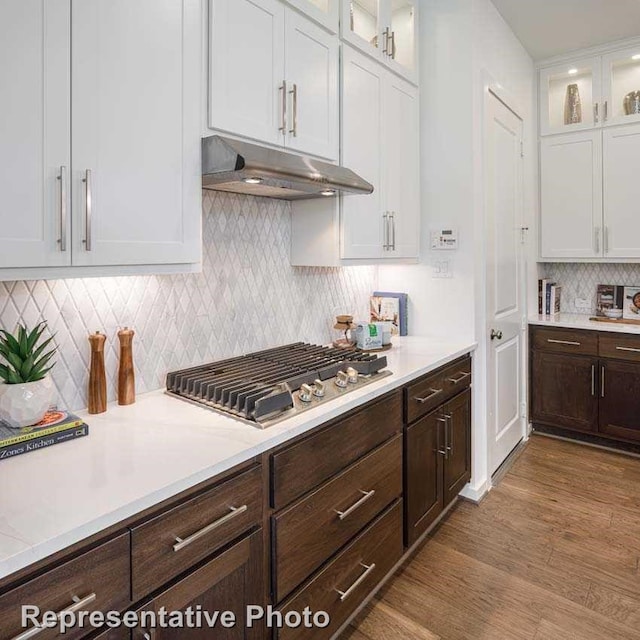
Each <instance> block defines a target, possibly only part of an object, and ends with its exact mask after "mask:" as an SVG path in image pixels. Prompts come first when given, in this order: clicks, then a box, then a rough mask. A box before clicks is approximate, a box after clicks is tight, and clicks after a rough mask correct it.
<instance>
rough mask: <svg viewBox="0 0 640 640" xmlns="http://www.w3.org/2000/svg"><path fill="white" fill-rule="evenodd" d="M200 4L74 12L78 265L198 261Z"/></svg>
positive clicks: (77, 5)
mask: <svg viewBox="0 0 640 640" xmlns="http://www.w3.org/2000/svg"><path fill="white" fill-rule="evenodd" d="M199 25H200V3H199V0H165V1H164V2H158V1H157V0H134V1H132V0H83V1H82V2H74V3H73V5H72V34H73V36H72V78H73V92H72V96H73V97H72V113H73V121H72V141H73V144H72V158H73V171H72V183H73V191H72V200H73V263H74V264H76V265H129V264H170V263H184V262H197V261H198V260H199V259H200V218H201V208H202V206H201V191H200V175H199V174H200V164H199V152H200V139H199V126H198V123H199V104H200V99H199V97H200V91H199V87H200V84H199V83H200V75H199V73H200V72H199V69H200V66H199V62H200V60H201V49H200V42H201V40H200V26H199Z"/></svg>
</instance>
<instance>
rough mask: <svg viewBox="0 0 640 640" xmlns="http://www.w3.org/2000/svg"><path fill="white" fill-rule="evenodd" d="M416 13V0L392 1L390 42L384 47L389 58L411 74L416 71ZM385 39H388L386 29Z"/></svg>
mask: <svg viewBox="0 0 640 640" xmlns="http://www.w3.org/2000/svg"><path fill="white" fill-rule="evenodd" d="M415 13H416V1H415V0H391V14H390V25H389V31H390V33H389V42H388V45H387V46H386V47H384V48H385V49H386V50H387V56H388V57H389V58H390V59H391V60H393V61H394V62H395V63H396V64H397V65H399V66H400V67H402V69H403V70H405V71H408V72H410V73H414V72H415V71H416V68H415V67H416V16H415ZM383 37H386V34H385V32H384V29H383ZM385 44H386V42H385Z"/></svg>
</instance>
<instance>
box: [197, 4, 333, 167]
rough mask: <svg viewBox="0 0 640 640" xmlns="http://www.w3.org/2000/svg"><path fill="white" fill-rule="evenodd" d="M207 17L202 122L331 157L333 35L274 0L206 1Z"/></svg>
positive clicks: (246, 135)
mask: <svg viewBox="0 0 640 640" xmlns="http://www.w3.org/2000/svg"><path fill="white" fill-rule="evenodd" d="M209 19H210V30H209V33H210V44H209V127H210V128H211V129H213V130H219V131H224V132H228V133H231V134H234V135H238V136H242V137H246V138H252V139H255V140H258V141H261V142H266V143H268V144H272V145H277V146H283V147H288V148H291V149H295V150H296V151H301V152H303V153H308V154H311V155H316V156H319V157H322V158H327V159H329V160H337V158H338V136H339V111H338V69H339V54H338V51H339V42H338V38H337V36H332V35H331V34H330V33H328V32H327V31H326V30H324V29H322V28H321V27H319V26H318V25H316V24H314V23H313V22H311V21H310V20H307V19H306V18H305V17H304V16H302V15H300V14H299V13H298V12H297V11H295V10H294V9H290V8H288V7H285V6H284V5H283V4H281V3H280V2H278V1H276V0H210V2H209Z"/></svg>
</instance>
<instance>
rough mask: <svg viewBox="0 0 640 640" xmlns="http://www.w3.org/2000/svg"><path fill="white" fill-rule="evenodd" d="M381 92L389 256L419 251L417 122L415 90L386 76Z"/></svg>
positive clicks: (405, 83) (412, 256)
mask: <svg viewBox="0 0 640 640" xmlns="http://www.w3.org/2000/svg"><path fill="white" fill-rule="evenodd" d="M388 79H389V80H388V83H387V87H386V90H385V92H384V99H383V113H384V122H385V135H384V144H383V146H382V153H383V160H382V166H383V171H384V175H385V186H384V194H385V206H384V208H385V211H386V212H387V215H389V216H390V222H389V226H390V231H389V251H388V252H386V253H387V254H388V257H390V258H402V259H404V258H418V257H419V254H420V133H419V132H420V125H419V119H420V116H419V98H418V95H419V94H418V90H417V89H416V88H415V87H414V86H413V85H412V84H409V83H408V82H406V81H404V80H402V79H400V78H398V77H396V76H395V75H393V74H389V75H388Z"/></svg>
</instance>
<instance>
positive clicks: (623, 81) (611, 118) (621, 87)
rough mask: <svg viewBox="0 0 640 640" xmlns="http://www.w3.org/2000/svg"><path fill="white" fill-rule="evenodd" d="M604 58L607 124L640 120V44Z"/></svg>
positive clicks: (605, 115)
mask: <svg viewBox="0 0 640 640" xmlns="http://www.w3.org/2000/svg"><path fill="white" fill-rule="evenodd" d="M602 61H603V63H602V76H603V88H604V103H603V104H604V116H603V117H604V122H605V124H624V123H627V122H640V46H638V47H635V48H633V49H624V50H623V51H616V52H615V53H610V54H608V55H606V56H604V57H603V59H602Z"/></svg>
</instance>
